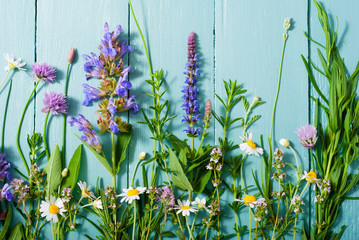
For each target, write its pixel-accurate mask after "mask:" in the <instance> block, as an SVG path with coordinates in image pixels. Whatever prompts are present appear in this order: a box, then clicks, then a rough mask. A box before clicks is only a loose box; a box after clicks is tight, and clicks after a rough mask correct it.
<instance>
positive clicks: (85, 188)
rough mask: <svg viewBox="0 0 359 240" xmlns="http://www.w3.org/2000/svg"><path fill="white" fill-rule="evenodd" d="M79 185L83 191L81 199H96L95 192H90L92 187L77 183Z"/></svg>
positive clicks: (84, 183)
mask: <svg viewBox="0 0 359 240" xmlns="http://www.w3.org/2000/svg"><path fill="white" fill-rule="evenodd" d="M77 185H78V186H79V187H80V189H81V197H84V198H92V199H95V198H96V197H95V194H94V193H93V192H90V190H91V185H88V186H87V183H86V182H81V181H79V182H78V183H77Z"/></svg>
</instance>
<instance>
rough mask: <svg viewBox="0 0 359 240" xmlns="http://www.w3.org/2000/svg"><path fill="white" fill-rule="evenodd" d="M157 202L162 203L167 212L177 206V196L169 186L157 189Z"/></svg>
mask: <svg viewBox="0 0 359 240" xmlns="http://www.w3.org/2000/svg"><path fill="white" fill-rule="evenodd" d="M156 200H157V201H159V202H161V203H162V204H163V205H164V207H165V208H166V209H167V210H168V209H169V208H172V207H173V206H174V205H175V196H174V194H173V191H172V190H171V188H169V187H168V186H164V187H162V188H158V189H157V199H156Z"/></svg>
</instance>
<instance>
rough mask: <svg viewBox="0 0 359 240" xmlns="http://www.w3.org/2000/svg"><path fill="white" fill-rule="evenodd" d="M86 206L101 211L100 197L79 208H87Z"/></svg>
mask: <svg viewBox="0 0 359 240" xmlns="http://www.w3.org/2000/svg"><path fill="white" fill-rule="evenodd" d="M88 206H93V207H94V208H98V209H103V207H102V201H101V197H98V198H97V199H95V200H93V201H92V202H91V203H89V204H86V205H83V206H82V207H81V208H84V207H88Z"/></svg>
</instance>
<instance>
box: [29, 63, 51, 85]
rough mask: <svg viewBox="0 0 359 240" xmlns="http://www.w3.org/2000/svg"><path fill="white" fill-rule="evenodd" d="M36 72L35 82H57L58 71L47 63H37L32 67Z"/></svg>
mask: <svg viewBox="0 0 359 240" xmlns="http://www.w3.org/2000/svg"><path fill="white" fill-rule="evenodd" d="M32 70H33V71H34V75H33V78H34V80H35V81H39V80H42V81H46V82H48V83H52V82H54V81H55V80H56V70H55V69H54V68H53V67H51V66H49V65H47V64H46V63H35V64H33V65H32Z"/></svg>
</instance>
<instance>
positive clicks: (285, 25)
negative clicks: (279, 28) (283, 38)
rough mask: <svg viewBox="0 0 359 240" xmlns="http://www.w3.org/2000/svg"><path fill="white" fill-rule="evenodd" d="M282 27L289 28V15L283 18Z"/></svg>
mask: <svg viewBox="0 0 359 240" xmlns="http://www.w3.org/2000/svg"><path fill="white" fill-rule="evenodd" d="M283 28H284V29H285V30H289V28H290V17H287V18H284V24H283Z"/></svg>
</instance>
